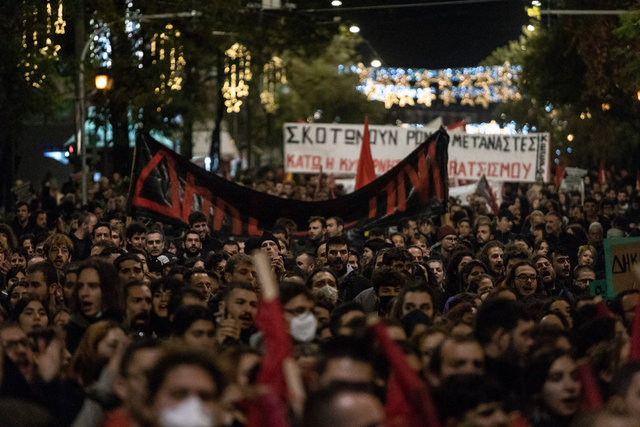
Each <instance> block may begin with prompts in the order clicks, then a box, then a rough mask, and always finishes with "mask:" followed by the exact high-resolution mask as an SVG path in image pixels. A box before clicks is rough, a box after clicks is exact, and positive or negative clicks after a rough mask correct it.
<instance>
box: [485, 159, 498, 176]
mask: <svg viewBox="0 0 640 427" xmlns="http://www.w3.org/2000/svg"><path fill="white" fill-rule="evenodd" d="M496 165H497V164H496V162H490V163H489V170H487V175H488V176H496V170H497V169H498V168H497V166H496Z"/></svg>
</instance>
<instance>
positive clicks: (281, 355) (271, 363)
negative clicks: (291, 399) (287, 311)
mask: <svg viewBox="0 0 640 427" xmlns="http://www.w3.org/2000/svg"><path fill="white" fill-rule="evenodd" d="M256 320H257V325H258V328H259V329H260V330H261V331H262V333H263V334H264V344H265V352H264V356H263V357H262V364H261V365H260V371H259V372H258V379H257V383H258V384H262V385H266V386H268V387H269V392H270V394H269V396H268V398H267V399H266V400H264V399H263V401H257V402H255V404H254V405H252V406H251V407H250V411H249V417H248V420H247V426H249V427H255V426H270V427H289V423H288V422H287V420H286V418H283V417H282V416H281V415H282V414H283V413H284V412H286V411H285V410H282V408H284V407H286V403H287V401H288V389H287V382H286V379H285V376H284V371H283V368H282V364H283V362H284V360H285V359H286V358H291V357H293V345H292V343H291V338H290V337H289V326H288V325H287V322H286V320H285V318H284V315H283V313H282V305H281V304H280V300H279V299H275V300H272V301H265V300H263V301H262V302H261V303H260V307H259V310H258V317H257V319H256ZM269 399H271V400H269ZM258 400H260V399H258ZM278 402H279V403H280V405H281V406H279V405H278ZM265 407H270V408H271V410H269V412H268V414H265V413H264V412H262V411H261V409H262V410H264V408H265Z"/></svg>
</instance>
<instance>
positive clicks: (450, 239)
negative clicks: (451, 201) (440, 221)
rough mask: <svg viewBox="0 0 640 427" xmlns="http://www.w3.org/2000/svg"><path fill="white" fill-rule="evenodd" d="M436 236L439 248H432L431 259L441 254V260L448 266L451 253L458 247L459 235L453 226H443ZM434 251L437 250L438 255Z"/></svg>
mask: <svg viewBox="0 0 640 427" xmlns="http://www.w3.org/2000/svg"><path fill="white" fill-rule="evenodd" d="M436 236H437V238H438V243H437V244H436V245H437V248H432V252H431V258H434V257H437V256H436V255H438V254H439V258H440V259H442V261H443V263H444V264H446V263H447V260H448V259H449V257H450V256H451V253H452V252H453V250H454V249H455V248H456V246H458V233H457V232H456V229H455V228H453V227H452V226H450V225H443V226H441V227H440V228H438V233H437V234H436ZM433 249H436V252H438V254H434V252H433Z"/></svg>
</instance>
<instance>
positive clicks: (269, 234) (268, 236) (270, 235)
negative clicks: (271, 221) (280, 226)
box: [258, 231, 280, 250]
mask: <svg viewBox="0 0 640 427" xmlns="http://www.w3.org/2000/svg"><path fill="white" fill-rule="evenodd" d="M268 240H271V241H272V242H275V243H276V245H277V246H278V250H280V241H279V240H278V239H277V238H276V236H274V235H273V233H272V232H270V231H265V232H264V233H262V236H261V237H260V242H259V244H258V247H262V244H263V243H264V242H266V241H268Z"/></svg>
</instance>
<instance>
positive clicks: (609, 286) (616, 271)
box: [591, 237, 640, 299]
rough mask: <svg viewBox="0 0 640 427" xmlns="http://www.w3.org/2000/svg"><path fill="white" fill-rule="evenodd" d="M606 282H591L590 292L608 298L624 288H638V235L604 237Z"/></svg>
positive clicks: (639, 270) (639, 243)
mask: <svg viewBox="0 0 640 427" xmlns="http://www.w3.org/2000/svg"><path fill="white" fill-rule="evenodd" d="M604 257H605V272H606V283H604V284H602V283H600V282H601V281H597V282H594V283H592V284H591V292H592V294H595V295H603V296H606V297H607V298H608V299H611V298H613V297H615V295H616V294H617V293H619V292H621V291H624V290H625V289H634V288H637V289H640V237H619V238H612V239H604Z"/></svg>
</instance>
